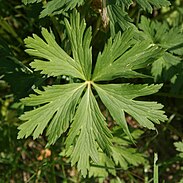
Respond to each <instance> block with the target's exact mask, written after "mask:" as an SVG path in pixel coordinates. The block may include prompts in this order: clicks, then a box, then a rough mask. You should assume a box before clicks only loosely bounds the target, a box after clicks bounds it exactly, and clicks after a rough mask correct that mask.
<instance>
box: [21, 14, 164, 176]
mask: <svg viewBox="0 0 183 183" xmlns="http://www.w3.org/2000/svg"><path fill="white" fill-rule="evenodd" d="M65 25H66V29H67V34H68V37H69V41H70V43H71V51H72V56H69V55H68V54H67V53H66V52H65V51H64V50H63V49H62V48H61V47H60V46H59V45H58V44H57V43H56V41H55V39H54V37H53V35H52V34H50V33H49V32H48V31H47V30H46V29H44V28H43V29H42V35H43V38H44V40H43V39H41V38H40V37H38V36H37V35H33V38H31V37H29V38H27V39H26V40H25V43H26V47H27V48H28V49H27V50H26V51H27V53H29V54H30V55H33V56H35V57H38V58H39V59H35V60H34V61H33V62H32V63H31V67H33V68H34V69H35V70H38V71H41V73H42V74H47V75H49V76H60V75H67V76H70V77H73V78H79V79H77V80H75V79H74V80H72V81H73V82H75V81H78V82H81V83H70V84H65V85H53V86H49V87H45V88H44V91H40V90H35V93H37V94H32V95H30V96H29V97H27V98H25V99H22V103H24V104H25V105H27V106H37V107H36V108H34V109H33V110H31V111H28V112H25V113H24V114H23V115H22V116H21V117H20V119H21V120H23V121H25V123H23V124H22V125H20V126H19V129H20V131H19V134H18V138H23V137H28V136H30V135H33V138H34V139H35V138H37V137H38V136H39V135H41V134H42V133H43V131H44V129H45V128H46V127H47V132H46V135H47V136H48V145H50V144H53V143H55V141H56V140H57V139H58V138H59V137H60V136H61V135H62V133H64V132H66V131H68V137H67V138H66V141H65V145H66V151H67V155H68V156H70V160H71V164H72V165H75V164H77V167H78V169H79V170H81V173H82V175H83V176H86V175H87V172H88V170H89V169H90V161H93V162H94V163H96V164H98V159H100V158H99V156H100V155H99V151H100V152H101V151H102V152H103V153H104V154H105V156H109V157H110V156H112V155H113V153H114V150H116V149H115V148H114V146H113V143H112V139H113V136H112V134H111V131H110V130H109V128H108V127H107V123H106V121H105V117H104V116H103V114H102V113H101V111H100V108H99V105H98V102H97V100H96V98H95V96H94V93H96V92H97V93H98V95H99V97H100V99H101V100H102V102H103V104H104V105H105V106H106V108H107V109H108V110H109V112H110V113H111V116H112V117H113V118H114V120H116V122H117V123H118V125H119V126H120V127H121V129H123V130H124V132H125V133H126V134H127V135H128V136H129V137H130V138H131V139H132V137H131V135H130V130H129V129H128V125H127V123H126V120H125V113H128V114H130V115H131V116H133V117H134V118H135V119H136V120H137V121H138V122H139V124H141V125H142V126H144V127H147V128H149V129H154V124H153V123H159V122H160V121H164V120H166V116H165V115H164V112H163V111H161V110H160V109H162V107H163V106H162V105H161V104H157V103H156V102H144V101H137V100H134V99H135V98H137V97H139V96H144V95H150V94H153V93H155V92H157V91H158V90H159V88H160V87H161V85H150V86H148V85H130V84H98V83H95V82H96V81H97V82H100V81H108V80H110V81H111V82H112V80H113V79H115V78H120V77H126V78H134V77H135V78H136V77H146V76H145V75H143V74H141V73H139V72H137V69H141V68H144V67H146V66H148V65H149V64H151V63H152V61H154V60H155V59H157V58H159V57H160V56H161V50H160V49H158V46H156V45H154V44H152V43H151V42H149V41H141V40H138V39H135V38H134V37H135V33H136V32H135V31H134V29H128V30H127V31H125V32H124V33H123V34H122V35H121V34H120V33H119V34H117V36H116V37H115V38H114V40H113V39H109V41H108V43H107V44H106V46H105V48H104V51H103V52H102V53H100V54H99V56H98V58H97V61H96V66H95V68H94V72H93V73H92V53H91V48H90V42H91V29H90V28H88V29H86V25H85V22H84V20H81V19H80V16H79V14H78V13H77V12H76V11H74V12H73V14H72V16H71V17H70V21H68V20H65ZM93 90H95V91H94V92H93ZM117 151H119V152H116V154H115V157H116V159H115V158H113V159H115V162H116V163H117V162H118V161H117V159H118V158H119V157H120V153H121V152H122V150H120V149H118V150H117ZM129 153H131V155H133V154H134V152H129ZM127 155H128V154H127ZM126 159H127V158H126ZM119 162H120V161H119ZM126 162H129V161H128V160H127V161H126ZM129 163H131V162H129Z"/></svg>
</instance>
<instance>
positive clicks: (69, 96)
mask: <svg viewBox="0 0 183 183" xmlns="http://www.w3.org/2000/svg"><path fill="white" fill-rule="evenodd" d="M84 87H85V84H83V83H79V84H76V83H73V84H67V85H55V86H51V87H46V88H45V91H40V90H36V91H35V92H36V93H38V94H39V95H33V94H31V95H30V97H27V98H25V99H22V100H21V101H22V103H23V104H25V105H27V106H39V107H38V108H36V109H34V110H32V111H29V112H25V114H23V115H22V116H21V117H20V119H21V120H23V121H27V122H25V123H23V124H22V125H20V126H19V127H18V129H19V130H20V132H19V133H18V138H23V137H24V136H25V137H28V136H30V135H33V138H34V139H35V138H37V137H38V136H39V135H40V134H42V132H43V130H44V129H45V128H46V126H47V125H48V129H47V136H48V140H49V143H48V144H53V143H55V141H56V140H57V139H58V138H59V137H60V135H61V134H62V133H63V132H65V131H66V130H67V129H68V127H69V123H70V122H71V121H72V120H73V115H74V113H75V108H76V105H77V103H78V100H79V98H80V96H81V93H82V91H83V89H84ZM40 105H41V106H40Z"/></svg>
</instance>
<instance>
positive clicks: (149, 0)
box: [137, 0, 170, 13]
mask: <svg viewBox="0 0 183 183" xmlns="http://www.w3.org/2000/svg"><path fill="white" fill-rule="evenodd" d="M137 3H138V4H139V5H140V6H141V7H142V8H143V9H144V10H147V11H148V12H149V13H152V10H153V7H152V6H155V7H156V8H161V7H162V6H169V5H170V2H169V1H168V0H137Z"/></svg>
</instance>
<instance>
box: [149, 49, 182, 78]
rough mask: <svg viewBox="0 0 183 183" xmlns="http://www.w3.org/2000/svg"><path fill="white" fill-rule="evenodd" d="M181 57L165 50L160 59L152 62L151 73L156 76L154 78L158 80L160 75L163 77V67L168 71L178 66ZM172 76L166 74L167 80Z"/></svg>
mask: <svg viewBox="0 0 183 183" xmlns="http://www.w3.org/2000/svg"><path fill="white" fill-rule="evenodd" d="M180 61H181V59H180V58H179V57H176V56H174V55H172V54H170V53H168V52H165V54H164V55H163V56H162V57H161V58H159V59H158V60H156V61H154V63H153V64H152V69H151V73H152V75H153V76H154V80H155V81H157V80H158V78H159V77H161V75H162V73H163V69H164V70H166V71H168V70H169V69H171V68H172V67H173V66H176V65H178V64H179V63H180ZM168 79H171V78H168V75H167V76H166V78H165V80H168Z"/></svg>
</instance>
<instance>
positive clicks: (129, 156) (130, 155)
mask: <svg viewBox="0 0 183 183" xmlns="http://www.w3.org/2000/svg"><path fill="white" fill-rule="evenodd" d="M112 157H113V159H114V162H115V164H116V165H120V167H122V168H123V169H125V170H126V169H127V168H128V165H129V164H130V165H134V166H137V165H139V164H142V163H144V162H145V159H144V157H143V156H142V154H140V153H137V152H136V149H134V148H129V147H128V148H126V147H119V146H115V147H113V148H112Z"/></svg>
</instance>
